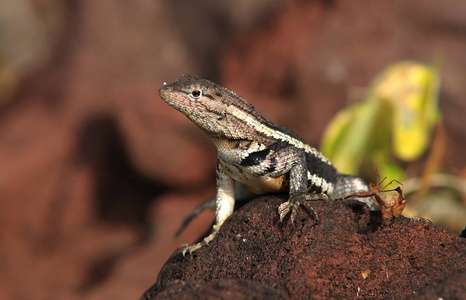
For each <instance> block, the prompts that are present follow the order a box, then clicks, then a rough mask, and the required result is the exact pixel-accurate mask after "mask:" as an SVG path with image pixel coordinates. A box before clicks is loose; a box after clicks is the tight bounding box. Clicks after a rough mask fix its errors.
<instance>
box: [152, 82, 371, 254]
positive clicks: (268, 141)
mask: <svg viewBox="0 0 466 300" xmlns="http://www.w3.org/2000/svg"><path fill="white" fill-rule="evenodd" d="M159 95H160V97H161V98H162V100H164V101H165V102H166V103H167V104H169V105H170V106H171V107H173V108H175V109H176V110H178V111H180V112H181V113H183V114H184V115H185V116H186V117H188V118H189V119H190V120H191V121H192V122H193V123H194V124H195V125H197V126H198V127H199V128H200V129H201V130H202V131H204V132H205V133H206V134H207V135H208V136H209V138H210V139H211V140H212V142H213V143H214V144H215V146H216V147H217V152H218V161H217V169H216V183H217V184H216V185H217V187H216V190H217V192H216V195H215V197H214V199H215V223H214V225H213V227H212V231H211V233H210V234H209V235H208V236H207V237H206V238H205V239H204V240H203V241H201V242H199V243H196V244H193V245H190V246H187V247H186V248H184V250H183V255H185V254H186V253H188V252H189V253H192V252H194V251H196V250H198V249H200V248H202V247H203V246H205V245H207V244H209V243H210V242H211V241H212V240H213V239H214V237H215V236H216V235H217V233H218V231H219V230H220V228H221V226H222V225H223V223H224V222H225V220H226V219H227V218H228V217H229V216H230V215H231V214H232V213H233V209H234V204H235V182H240V183H242V184H244V185H245V186H246V187H247V188H248V190H249V191H250V192H252V193H253V194H266V193H280V192H282V193H283V192H286V193H289V198H288V201H286V202H284V203H282V204H281V205H280V206H279V207H278V215H279V218H280V222H282V221H283V219H284V218H285V217H286V216H287V215H288V214H290V220H291V223H294V219H295V217H296V213H297V211H298V209H299V207H300V206H303V207H304V208H306V209H307V210H308V211H309V212H311V213H314V210H313V208H312V206H311V201H310V200H324V199H328V198H331V199H338V198H341V197H344V196H345V195H348V194H351V193H357V192H364V191H368V185H367V184H366V183H365V182H364V180H363V179H362V178H360V177H358V176H352V175H344V174H340V173H339V172H338V171H337V169H336V168H335V167H334V166H333V165H332V163H331V162H330V160H329V159H328V158H327V157H325V156H324V155H323V154H322V153H321V152H319V151H318V150H317V149H316V148H314V147H312V146H310V145H308V144H307V143H305V142H304V140H303V139H302V138H300V137H299V136H298V135H296V134H295V133H293V132H292V131H290V130H288V129H286V128H284V127H282V126H280V125H277V124H274V123H272V122H270V121H268V120H267V119H265V118H264V117H263V116H262V115H261V114H260V113H259V112H258V111H257V110H256V109H255V108H254V107H253V106H252V105H251V104H250V103H249V102H247V101H246V100H245V99H243V98H242V97H241V96H240V95H238V94H236V93H235V92H233V91H231V90H229V89H227V88H225V87H222V86H220V85H217V84H216V83H214V82H212V81H210V80H207V79H203V78H201V77H198V76H196V75H182V76H181V77H179V78H178V79H177V80H176V81H174V82H173V83H170V84H166V83H164V85H163V86H162V87H161V88H160V89H159Z"/></svg>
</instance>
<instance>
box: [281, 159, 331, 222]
mask: <svg viewBox="0 0 466 300" xmlns="http://www.w3.org/2000/svg"><path fill="white" fill-rule="evenodd" d="M306 166H307V163H306V157H305V155H304V151H302V152H301V153H300V154H298V159H296V160H295V162H294V163H293V165H292V167H291V170H290V198H289V199H288V201H287V202H285V203H283V204H281V205H280V206H279V207H278V214H279V215H280V222H282V221H283V219H284V218H285V217H286V215H287V214H289V213H290V212H291V215H290V220H291V223H294V220H295V218H296V213H297V212H298V209H299V206H300V205H302V206H304V207H305V208H306V209H307V210H308V211H309V212H311V213H312V214H314V215H315V216H316V218H318V217H317V214H316V213H315V211H314V209H313V208H312V206H311V204H310V202H309V201H310V200H324V199H328V197H327V195H326V194H324V193H318V194H310V193H308V192H307V186H308V178H307V172H308V170H307V168H306Z"/></svg>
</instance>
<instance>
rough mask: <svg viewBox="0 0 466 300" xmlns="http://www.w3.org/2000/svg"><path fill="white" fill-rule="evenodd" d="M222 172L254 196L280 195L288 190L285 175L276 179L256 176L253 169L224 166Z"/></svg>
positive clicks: (267, 176)
mask: <svg viewBox="0 0 466 300" xmlns="http://www.w3.org/2000/svg"><path fill="white" fill-rule="evenodd" d="M224 170H225V171H226V173H227V174H228V176H230V177H231V178H233V179H234V180H236V181H239V182H241V183H242V184H244V185H245V186H246V187H247V188H248V190H249V191H250V192H251V193H254V194H266V193H280V192H287V191H288V190H289V181H288V176H287V175H286V174H283V175H280V176H277V177H272V176H270V175H268V174H266V175H262V176H258V175H257V173H256V172H255V170H254V169H253V168H244V167H237V166H232V165H224Z"/></svg>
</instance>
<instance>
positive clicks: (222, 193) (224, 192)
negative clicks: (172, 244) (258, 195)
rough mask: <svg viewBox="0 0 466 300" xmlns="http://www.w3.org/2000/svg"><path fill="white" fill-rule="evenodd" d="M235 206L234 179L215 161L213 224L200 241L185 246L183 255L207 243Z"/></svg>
mask: <svg viewBox="0 0 466 300" xmlns="http://www.w3.org/2000/svg"><path fill="white" fill-rule="evenodd" d="M234 208H235V181H234V180H233V178H231V177H230V176H228V175H227V174H226V173H225V171H224V170H223V167H222V164H221V163H220V162H218V163H217V195H216V196H215V224H214V226H213V227H212V232H211V233H210V234H209V235H208V236H207V237H206V238H204V240H203V241H202V242H199V243H197V244H194V245H191V246H187V247H186V248H184V249H183V255H185V254H186V253H187V252H189V253H192V252H194V251H196V250H198V249H200V248H202V247H204V246H206V245H208V244H209V243H210V242H211V241H212V240H213V239H214V238H215V236H216V235H217V233H218V231H219V230H220V227H222V225H223V223H224V222H225V220H226V219H227V218H228V217H229V216H230V215H231V214H232V213H233V210H234Z"/></svg>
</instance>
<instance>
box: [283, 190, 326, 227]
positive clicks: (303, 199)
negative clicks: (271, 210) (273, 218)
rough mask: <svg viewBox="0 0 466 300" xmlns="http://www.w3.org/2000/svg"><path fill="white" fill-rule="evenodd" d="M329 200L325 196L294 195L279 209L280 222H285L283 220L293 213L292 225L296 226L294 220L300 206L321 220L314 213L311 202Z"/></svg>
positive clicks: (291, 216) (291, 217)
mask: <svg viewBox="0 0 466 300" xmlns="http://www.w3.org/2000/svg"><path fill="white" fill-rule="evenodd" d="M326 199H328V196H327V195H325V194H322V193H321V194H308V193H302V194H293V195H291V196H290V199H289V200H288V201H287V202H285V203H282V204H281V205H280V206H279V207H278V214H279V215H280V222H282V221H283V219H284V218H285V217H286V215H288V214H289V213H290V211H291V215H290V220H291V223H292V224H294V220H295V218H296V214H297V212H298V209H299V206H300V205H302V206H304V207H305V208H306V209H307V210H308V211H309V212H310V213H312V214H313V215H314V216H315V218H316V220H317V221H318V220H319V217H318V215H317V213H316V212H315V211H314V209H313V208H312V206H311V204H310V203H309V201H310V200H326Z"/></svg>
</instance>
